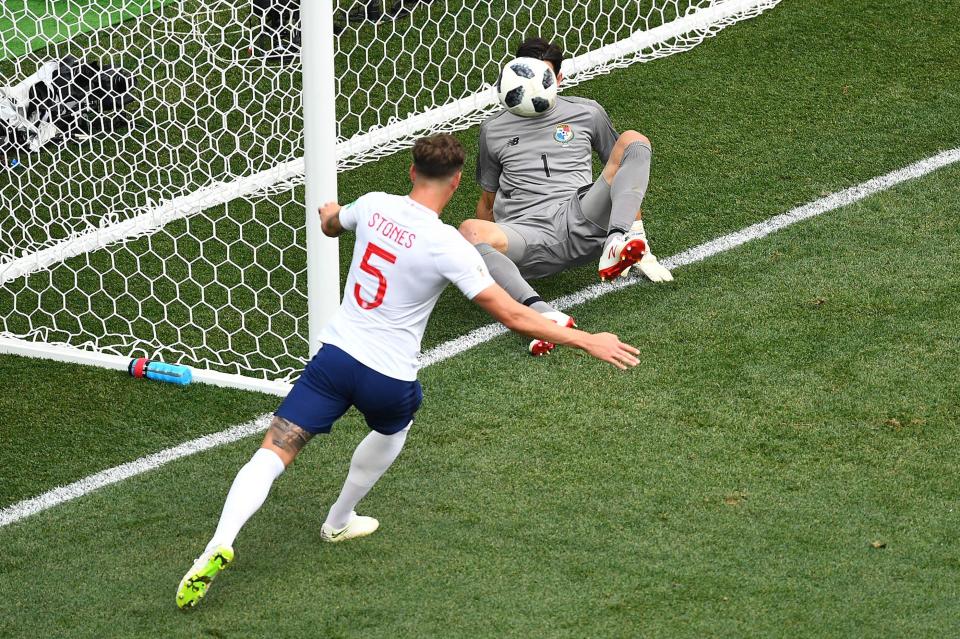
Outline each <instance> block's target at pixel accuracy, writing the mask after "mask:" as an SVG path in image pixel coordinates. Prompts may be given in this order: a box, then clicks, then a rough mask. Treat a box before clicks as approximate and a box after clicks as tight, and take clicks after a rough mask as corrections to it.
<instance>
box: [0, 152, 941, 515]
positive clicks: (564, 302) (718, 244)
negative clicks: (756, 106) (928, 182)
mask: <svg viewBox="0 0 960 639" xmlns="http://www.w3.org/2000/svg"><path fill="white" fill-rule="evenodd" d="M956 162H960V148H957V149H951V150H949V151H944V152H942V153H938V154H937V155H934V156H932V157H929V158H927V159H925V160H920V161H919V162H915V163H914V164H911V165H909V166H906V167H904V168H902V169H899V170H897V171H893V172H891V173H887V174H886V175H882V176H880V177H877V178H874V179H872V180H869V181H867V182H864V183H863V184H859V185H857V186H854V187H851V188H849V189H844V190H843V191H838V192H837V193H834V194H832V195H828V196H826V197H824V198H821V199H819V200H816V201H815V202H811V203H809V204H805V205H803V206H799V207H797V208H795V209H793V210H791V211H788V212H787V213H783V214H781V215H776V216H774V217H772V218H770V219H768V220H765V221H763V222H759V223H757V224H753V225H751V226H748V227H746V228H743V229H741V230H739V231H735V232H733V233H729V234H727V235H723V236H721V237H718V238H717V239H715V240H711V241H709V242H705V243H703V244H700V245H698V246H695V247H693V248H691V249H687V250H686V251H683V252H681V253H677V254H676V255H673V256H671V257H669V258H667V259H665V260H662V263H663V264H664V265H665V266H666V267H667V268H678V267H680V266H686V265H688V264H694V263H696V262H700V261H703V260H705V259H707V258H708V257H712V256H714V255H717V254H718V253H723V252H724V251H729V250H730V249H733V248H736V247H738V246H740V245H741V244H745V243H746V242H750V241H752V240H756V239H759V238H762V237H766V236H767V235H770V234H771V233H774V232H776V231H779V230H780V229H783V228H786V227H788V226H791V225H793V224H796V223H797V222H801V221H803V220H806V219H809V218H811V217H816V216H818V215H822V214H824V213H828V212H830V211H834V210H836V209H839V208H842V207H844V206H847V205H849V204H853V203H854V202H859V201H860V200H862V199H864V198H867V197H869V196H871V195H873V194H875V193H879V192H881V191H886V190H887V189H890V188H892V187H894V186H896V185H898V184H900V183H902V182H906V181H908V180H913V179H915V178H918V177H922V176H924V175H927V174H928V173H931V172H933V171H936V170H937V169H940V168H943V167H945V166H948V165H950V164H954V163H956ZM642 281H643V280H641V279H639V278H636V279H628V280H617V281H616V282H614V283H612V284H595V285H593V286H589V287H587V288H585V289H583V290H581V291H578V292H576V293H572V294H570V295H564V296H563V297H560V298H558V299H556V300H554V301H553V302H551V304H552V305H553V306H554V307H555V308H558V309H561V310H562V309H566V308H570V307H572V306H576V305H578V304H583V303H584V302H588V301H590V300H594V299H596V298H598V297H600V296H602V295H606V294H607V293H612V292H614V291H619V290H621V289H624V288H627V287H628V286H635V285H636V284H639V283H640V282H642ZM506 332H507V329H506V328H504V327H503V326H502V325H500V324H489V325H487V326H482V327H480V328H478V329H476V330H473V331H470V332H469V333H467V334H466V335H463V336H461V337H458V338H456V339H453V340H450V341H449V342H444V343H443V344H440V345H439V346H437V347H435V348H432V349H430V350H429V351H427V352H426V353H424V354H423V355H422V356H421V364H422V365H423V366H424V367H426V366H430V365H432V364H436V363H438V362H442V361H444V360H446V359H450V358H451V357H454V356H455V355H459V354H460V353H463V352H464V351H467V350H469V349H471V348H473V347H474V346H478V345H480V344H483V343H484V342H488V341H490V340H492V339H493V338H495V337H497V336H499V335H503V334H504V333H506ZM270 418H271V415H270V414H265V415H261V416H260V417H257V418H256V419H254V420H252V421H249V422H246V423H245V424H239V425H237V426H233V427H232V428H228V429H227V430H223V431H220V432H218V433H213V434H211V435H204V436H203V437H198V438H197V439H192V440H190V441H188V442H184V443H183V444H180V445H179V446H174V447H173V448H168V449H166V450H162V451H160V452H158V453H154V454H152V455H147V456H146V457H141V458H140V459H137V460H135V461H132V462H128V463H126V464H121V465H119V466H116V467H114V468H109V469H107V470H104V471H102V472H99V473H96V474H95V475H90V476H89V477H86V478H84V479H81V480H80V481H76V482H74V483H72V484H68V485H66V486H61V487H59V488H54V489H53V490H51V491H48V492H46V493H43V494H42V495H40V496H38V497H34V498H32V499H26V500H24V501H21V502H17V503H16V504H13V505H11V506H8V507H6V508H4V509H2V510H0V528H2V527H3V526H7V525H9V524H12V523H14V522H17V521H20V520H21V519H24V518H26V517H29V516H30V515H34V514H36V513H39V512H41V511H44V510H47V509H48V508H53V507H54V506H57V505H59V504H62V503H64V502H66V501H70V500H72V499H76V498H77V497H82V496H83V495H86V494H87V493H90V492H93V491H94V490H97V489H98V488H103V487H104V486H109V485H110V484H115V483H117V482H120V481H123V480H124V479H129V478H130V477H135V476H137V475H140V474H143V473H145V472H147V471H150V470H153V469H155V468H159V467H160V466H163V465H164V464H167V463H169V462H172V461H174V460H177V459H180V458H182V457H187V456H188V455H193V454H194V453H199V452H202V451H204V450H208V449H210V448H215V447H217V446H221V445H223V444H229V443H231V442H235V441H237V440H239V439H243V438H244V437H248V436H250V435H255V434H257V433H261V432H263V431H265V430H266V429H267V427H268V426H269V424H270Z"/></svg>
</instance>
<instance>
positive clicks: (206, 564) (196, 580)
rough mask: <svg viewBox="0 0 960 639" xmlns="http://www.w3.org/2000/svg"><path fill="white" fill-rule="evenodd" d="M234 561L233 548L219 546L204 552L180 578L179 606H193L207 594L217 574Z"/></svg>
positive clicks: (178, 590)
mask: <svg viewBox="0 0 960 639" xmlns="http://www.w3.org/2000/svg"><path fill="white" fill-rule="evenodd" d="M231 561H233V548H230V547H229V546H217V547H216V548H214V549H213V550H208V551H207V552H205V553H203V554H202V555H200V556H199V557H197V560H196V561H195V562H193V566H191V567H190V570H188V571H187V574H185V575H184V576H183V579H181V580H180V587H179V588H177V606H178V607H180V608H193V607H194V606H196V605H197V602H199V601H200V600H201V599H203V596H204V595H205V594H207V590H209V588H210V584H211V583H212V582H213V580H214V578H216V576H217V574H218V573H219V572H220V571H221V570H223V569H224V568H226V567H227V566H229V565H230V562H231Z"/></svg>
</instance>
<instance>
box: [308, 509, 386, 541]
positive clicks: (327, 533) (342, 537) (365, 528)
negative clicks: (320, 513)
mask: <svg viewBox="0 0 960 639" xmlns="http://www.w3.org/2000/svg"><path fill="white" fill-rule="evenodd" d="M379 527H380V522H379V521H377V520H376V519H374V518H373V517H364V516H363V515H358V514H357V513H355V512H351V513H350V521H348V522H347V525H346V526H344V527H343V528H341V529H340V530H336V529H334V527H333V526H331V525H330V524H328V523H327V522H323V525H322V526H320V539H322V540H323V541H327V542H330V543H332V544H336V543H339V542H341V541H346V540H348V539H356V538H357V537H366V536H367V535H369V534H371V533H373V532H374V531H375V530H376V529H377V528H379Z"/></svg>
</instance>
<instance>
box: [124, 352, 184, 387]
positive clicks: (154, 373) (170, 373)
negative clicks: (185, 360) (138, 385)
mask: <svg viewBox="0 0 960 639" xmlns="http://www.w3.org/2000/svg"><path fill="white" fill-rule="evenodd" d="M127 370H128V371H129V372H130V374H131V375H132V376H134V377H137V378H142V377H146V378H147V379H152V380H155V381H158V382H169V383H171V384H179V385H180V386H186V385H187V384H189V383H190V381H191V380H192V379H193V373H191V372H190V369H189V368H188V367H186V366H181V365H180V364H166V363H164V362H151V361H150V360H148V359H147V358H146V357H138V358H137V359H133V360H130V365H129V366H128V367H127Z"/></svg>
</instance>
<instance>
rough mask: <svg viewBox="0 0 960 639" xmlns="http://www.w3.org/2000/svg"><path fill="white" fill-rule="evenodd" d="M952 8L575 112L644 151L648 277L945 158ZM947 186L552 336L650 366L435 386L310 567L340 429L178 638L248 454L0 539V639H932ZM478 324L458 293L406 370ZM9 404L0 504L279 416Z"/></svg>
mask: <svg viewBox="0 0 960 639" xmlns="http://www.w3.org/2000/svg"><path fill="white" fill-rule="evenodd" d="M950 6H951V3H949V2H945V1H944V2H930V3H923V4H919V3H914V2H907V1H905V0H904V1H899V2H880V1H879V0H854V1H851V2H827V1H822V2H816V3H810V2H799V1H795V0H786V1H785V2H784V3H782V4H781V5H780V6H779V7H778V8H777V9H775V10H774V11H773V12H771V13H769V14H767V15H765V16H763V17H761V18H759V19H757V20H755V21H751V22H748V23H744V24H741V25H738V26H736V27H733V28H731V29H729V30H727V31H725V32H724V33H723V34H722V35H721V36H720V37H719V38H717V39H715V40H712V41H708V42H706V43H705V44H703V45H702V46H700V47H698V48H697V49H695V50H694V51H692V52H690V53H686V54H683V55H679V56H675V57H672V58H668V59H665V60H661V61H658V62H655V63H652V64H647V65H639V66H635V67H631V68H629V69H626V70H622V71H617V72H615V73H614V74H613V75H611V76H609V77H606V78H600V79H597V80H594V81H591V82H589V83H586V84H584V85H581V86H580V87H577V89H576V91H575V93H576V94H580V95H586V96H589V97H593V98H595V99H598V100H600V101H601V102H602V103H603V104H605V105H606V107H607V109H608V110H609V112H610V113H611V116H612V117H613V119H614V122H615V123H616V124H617V126H618V127H620V128H621V129H626V128H637V129H639V130H641V131H643V132H645V133H647V134H648V135H649V136H650V137H651V138H652V139H653V141H654V146H655V159H654V169H653V178H652V182H651V190H650V192H649V194H648V198H647V201H646V203H645V208H646V209H647V210H648V213H649V221H648V225H647V226H648V231H649V233H650V236H651V238H652V241H653V246H654V248H655V249H656V250H657V253H658V254H659V255H661V256H665V255H669V254H672V253H675V252H677V251H679V250H681V249H683V248H687V247H689V246H692V245H694V244H696V243H698V242H701V241H704V240H707V239H711V238H713V237H715V236H717V235H719V234H722V233H725V232H728V231H731V230H734V229H737V228H740V227H742V226H744V225H746V224H749V223H752V222H756V221H758V220H760V219H764V218H766V217H768V216H770V215H772V214H776V213H780V212H782V211H784V210H787V209H789V208H790V207H792V206H794V205H796V204H799V203H803V202H807V201H810V200H813V199H816V198H818V197H820V196H821V195H822V194H824V193H827V192H832V191H836V190H838V189H840V188H844V187H846V186H850V185H852V184H855V183H858V182H861V181H863V180H865V179H868V178H870V177H873V176H875V175H878V174H882V173H886V172H888V171H890V170H892V169H895V168H899V167H901V166H903V165H905V164H907V163H909V162H912V161H915V160H917V159H920V158H923V157H927V156H929V155H932V154H933V153H935V152H937V151H939V150H942V149H946V148H953V147H957V146H960V124H958V122H960V107H958V106H957V105H958V102H957V100H955V98H956V96H957V95H958V92H960V70H958V69H957V68H955V67H954V66H951V65H948V64H945V61H946V60H949V59H951V58H950V56H951V55H952V52H953V49H954V44H955V37H954V34H955V33H956V31H957V30H958V28H960V16H958V15H957V14H956V12H953V11H950ZM475 135H476V134H475V131H471V132H467V133H465V134H464V135H463V136H462V139H463V140H464V141H465V142H466V143H467V145H468V146H470V147H475V144H476V138H475ZM407 161H408V160H407V156H406V154H398V155H397V156H393V157H391V158H387V159H385V160H383V161H381V162H378V163H377V164H375V165H370V166H367V167H363V168H361V169H358V170H355V171H352V172H349V173H346V174H342V175H341V176H340V193H341V200H342V201H347V200H349V199H352V198H354V197H356V196H357V195H359V194H361V193H363V192H364V191H365V190H367V189H369V188H370V187H371V185H376V188H382V189H384V190H387V191H395V192H401V191H402V190H404V189H405V188H406V184H405V177H404V175H405V173H404V171H405V166H406V164H407ZM471 172H472V166H468V167H467V173H468V174H469V173H471ZM958 177H960V169H958V168H950V169H945V170H943V171H941V172H938V173H936V174H933V175H931V176H928V177H926V178H924V179H922V180H920V181H917V182H913V183H909V184H905V185H902V186H900V187H898V188H897V189H895V190H894V191H891V192H888V193H885V194H882V195H879V196H876V197H873V198H871V199H869V200H866V201H864V202H862V203H861V204H858V205H856V206H854V207H850V208H847V209H843V210H840V211H837V212H834V213H831V214H829V215H827V216H825V217H823V218H818V219H816V220H812V221H809V222H806V223H803V224H801V225H798V226H795V227H792V228H791V229H788V230H786V231H784V232H782V233H779V234H777V235H774V236H772V237H770V238H767V239H765V240H762V241H760V242H756V243H754V244H751V245H747V246H745V247H742V248H740V249H738V250H736V251H734V252H731V253H729V254H724V255H721V256H718V257H715V258H711V259H710V260H708V261H706V262H704V263H701V264H698V265H695V266H692V267H688V268H684V269H681V270H679V271H678V272H677V276H678V279H677V282H676V283H675V284H674V285H672V286H668V287H652V286H640V287H634V288H631V289H629V290H627V291H623V292H621V293H617V294H614V295H611V296H607V297H604V298H602V299H600V300H597V301H595V302H592V303H589V304H587V305H584V306H583V307H580V308H577V309H575V315H576V317H577V319H578V321H579V322H580V324H581V325H582V326H584V327H586V328H588V329H601V328H602V329H605V330H614V331H616V332H618V333H620V334H621V336H622V337H624V339H627V340H629V341H633V342H636V343H637V344H638V345H640V346H641V347H642V351H643V356H644V364H643V366H642V367H641V368H640V369H638V370H635V371H633V372H631V373H629V374H618V373H616V372H614V371H613V370H612V369H610V370H607V368H605V367H603V366H601V365H599V364H597V363H594V362H592V361H589V360H587V359H586V358H585V357H584V356H582V355H581V354H579V353H574V352H569V351H563V352H559V353H557V354H555V355H554V356H551V357H550V358H548V359H545V360H531V359H530V358H529V357H527V356H526V355H525V354H524V352H523V348H522V342H521V340H520V339H518V338H515V337H504V338H500V339H498V340H495V341H494V342H492V343H490V344H486V345H484V346H482V347H480V348H478V349H476V350H474V351H471V352H469V353H466V354H464V355H462V356H458V357H457V358H454V359H452V360H449V361H447V362H444V363H442V364H440V365H437V366H435V367H431V368H429V369H427V370H425V371H424V372H423V374H422V380H423V383H424V386H425V389H426V392H427V401H426V403H425V405H424V408H423V410H422V413H421V414H420V418H419V421H418V424H417V426H416V427H415V430H414V432H413V434H412V435H411V437H410V440H409V444H408V447H407V449H406V450H405V451H404V453H403V455H402V456H401V458H400V460H399V461H398V463H397V466H396V467H395V468H394V469H392V470H391V471H390V473H389V475H388V476H387V477H386V478H385V480H384V482H383V483H382V484H381V485H379V486H378V487H377V488H376V490H375V491H374V493H373V494H371V496H370V497H369V498H368V500H367V501H365V502H364V504H363V506H364V508H365V510H367V511H368V512H370V513H371V514H374V515H376V516H379V517H380V518H381V520H382V521H383V529H382V532H380V533H378V534H377V536H375V537H373V538H371V539H369V540H365V541H363V542H358V543H356V544H346V545H344V546H342V547H341V546H335V547H327V546H319V545H318V544H317V543H316V542H317V527H318V526H319V522H320V520H321V519H322V517H323V514H324V512H325V510H326V508H327V506H328V505H329V503H330V501H331V500H332V499H333V498H334V497H335V495H336V491H337V490H338V488H339V485H340V483H341V481H342V479H343V475H344V473H345V471H346V467H347V464H348V459H349V455H350V452H351V450H352V448H353V447H354V446H355V444H356V442H357V441H358V440H359V439H360V437H361V436H362V434H363V432H364V427H363V426H362V423H361V421H360V420H359V419H358V418H357V416H356V415H350V416H349V417H348V418H347V419H346V420H345V421H344V422H343V423H342V424H341V425H340V426H338V427H337V429H336V431H335V433H334V435H333V436H332V437H330V438H325V439H321V440H318V441H316V442H315V443H314V444H312V445H311V446H310V447H309V448H308V449H307V450H306V451H305V453H304V454H303V456H302V457H301V459H300V460H299V461H298V462H297V463H296V464H295V466H294V467H293V468H292V469H291V470H290V471H289V472H288V473H287V474H286V475H285V476H284V477H282V478H281V480H280V481H279V482H278V484H277V485H276V486H275V489H274V492H273V495H272V498H271V500H270V501H269V502H268V504H267V505H266V506H265V507H264V510H263V511H262V512H261V513H260V514H258V516H257V517H256V518H254V519H253V520H252V521H251V523H250V525H249V526H248V527H247V528H246V529H245V530H244V532H243V534H242V535H241V537H240V539H239V541H238V544H237V550H238V553H239V559H238V561H237V563H236V565H235V567H233V568H231V569H230V570H229V571H228V572H227V573H225V574H224V576H223V577H222V578H221V580H219V581H218V582H217V584H216V585H215V586H214V589H213V591H212V593H211V595H210V597H209V598H208V599H207V600H206V601H204V603H203V605H202V608H201V609H199V610H197V611H195V613H196V614H190V615H181V614H177V612H176V610H175V606H174V604H173V594H174V590H175V587H176V583H177V581H178V580H179V578H180V576H181V575H182V573H183V571H184V570H186V568H187V567H188V566H189V564H190V561H191V559H192V558H193V556H194V555H195V554H196V552H198V551H199V549H200V547H201V546H202V545H203V543H205V540H206V537H207V536H208V535H209V534H210V533H211V531H212V529H213V526H214V525H215V522H216V517H217V515H218V513H219V508H220V506H221V504H222V500H223V497H224V495H225V493H226V490H227V488H228V486H229V484H230V481H231V480H232V477H233V475H234V473H235V472H236V470H237V469H238V468H239V467H240V465H242V464H243V463H244V462H245V460H246V459H247V458H248V457H249V455H250V453H251V452H252V450H253V448H254V447H255V445H256V442H255V438H251V439H248V440H245V441H244V442H240V443H237V444H234V445H231V446H227V447H224V448H221V449H217V450H215V451H210V452H207V453H204V454H201V455H198V456H195V457H192V458H188V459H185V460H181V461H179V462H176V463H174V464H171V465H169V466H167V467H164V468H163V469H161V470H159V471H156V472H153V473H150V474H148V475H145V476H143V477H139V478H136V479H133V480H129V481H126V482H124V483H122V484H120V485H117V486H114V487H111V488H107V489H104V490H101V491H98V492H97V493H95V494H93V495H90V496H88V497H85V498H82V499H80V500H77V501H75V502H71V503H69V504H66V505H63V506H60V507H57V508H55V509H53V510H50V511H48V512H46V513H43V514H40V515H37V516H34V517H31V518H29V519H27V520H26V521H24V522H21V523H19V524H15V525H13V526H11V527H7V528H3V529H0V547H2V548H3V551H2V552H0V602H2V603H0V617H2V618H4V619H7V620H12V621H10V622H8V623H5V624H2V625H0V637H3V636H24V635H27V634H28V633H30V634H37V635H44V634H47V635H55V636H135V635H142V634H143V633H144V632H147V631H149V633H150V634H155V635H157V636H197V635H213V636H225V637H226V636H238V637H239V636H257V635H279V636H312V635H316V634H320V633H322V634H327V635H330V636H361V635H363V636H367V635H383V636H387V635H397V636H465V637H466V636H470V637H474V636H494V635H508V636H585V635H592V636H697V637H699V636H731V637H733V636H837V637H845V636H861V635H862V636H890V637H897V636H905V635H918V636H937V637H940V636H954V635H956V634H958V630H960V628H958V623H957V621H956V619H957V618H958V614H957V613H958V605H957V603H956V602H957V594H958V593H957V586H956V584H957V583H958V579H957V577H958V572H960V562H958V560H957V558H956V552H955V548H954V547H953V540H954V539H955V537H956V535H955V530H954V529H955V525H956V517H955V512H954V511H953V509H954V508H955V504H956V503H957V497H958V491H960V481H958V480H957V478H956V476H955V473H953V472H952V468H953V466H954V465H955V463H954V461H953V460H954V457H955V454H954V453H953V451H955V450H956V448H957V428H956V427H957V424H958V421H960V414H958V410H957V404H956V397H957V396H958V390H960V389H958V383H957V381H956V366H955V362H956V361H957V355H958V350H960V343H958V338H957V335H958V334H960V332H958V328H960V327H958V322H960V320H958V319H957V316H958V313H957V308H958V301H960V300H958V297H960V271H958V269H957V268H956V266H955V263H954V262H955V260H953V259H952V256H953V255H957V254H960V246H958V243H960V242H958V237H960V235H958V230H960V229H958V224H960V223H958V221H957V218H956V216H955V215H952V213H951V211H954V210H956V208H957V206H958V203H960V186H958V184H960V181H958ZM476 195H477V193H476V189H475V187H474V186H473V185H472V184H465V185H464V189H463V192H462V193H460V194H459V196H458V198H457V199H456V200H455V201H454V202H453V204H452V206H451V208H450V210H449V211H448V214H447V219H448V221H450V222H452V223H457V222H459V221H460V220H461V219H464V218H465V217H467V216H469V215H470V214H471V211H472V208H473V202H475V198H476ZM295 197H299V194H297V195H295ZM230 232H231V233H232V232H234V231H230ZM235 232H236V233H237V234H238V235H239V234H240V233H242V231H240V230H238V231H235ZM228 237H229V235H228ZM344 245H345V246H348V245H349V241H346V242H344ZM129 250H130V252H131V254H134V255H135V254H136V245H135V243H134V246H133V247H132V248H131V249H129ZM344 253H345V256H346V255H347V254H348V252H347V251H344ZM278 259H284V258H278ZM148 268H154V266H153V265H149V266H148ZM594 278H595V275H594V274H593V273H592V269H590V268H583V269H579V270H576V271H573V272H570V273H566V274H563V275H561V276H558V277H555V278H551V279H548V280H545V281H543V282H541V283H538V288H539V289H540V290H541V292H542V293H543V294H544V296H546V297H553V296H556V295H560V294H563V293H567V292H571V291H574V290H577V289H578V288H580V287H581V286H583V285H585V284H587V283H592V282H593V280H594ZM0 304H2V300H0ZM485 321H486V320H485V319H484V318H483V317H482V314H481V313H479V312H478V311H477V310H475V309H474V308H473V307H472V306H471V305H470V304H469V303H467V302H465V301H463V300H462V299H461V298H460V297H459V296H458V295H457V294H455V293H454V292H452V291H448V292H447V294H445V295H444V296H443V297H442V299H441V302H440V304H439V306H438V309H437V312H436V314H435V316H434V319H433V321H432V322H431V325H430V327H429V329H428V333H427V337H426V340H425V345H426V346H430V345H434V344H437V343H439V342H441V341H443V340H445V339H448V338H450V337H454V336H456V335H459V334H462V333H463V332H465V331H466V330H469V329H470V328H473V327H475V326H477V325H479V324H481V323H483V322H485ZM295 359H296V358H295V357H291V360H293V361H295ZM0 379H3V380H4V385H3V388H2V389H0V435H2V439H3V441H4V442H5V443H7V445H5V446H3V447H2V449H0V505H5V504H10V503H13V502H15V501H17V500H19V499H22V498H24V497H29V496H32V495H34V494H37V493H40V492H42V491H44V490H46V489H48V488H50V487H52V486H53V485H55V484H59V483H65V482H68V481H72V480H75V479H78V478H80V477H83V476H85V475H87V474H89V473H90V472H94V471H96V470H100V469H102V468H106V467H109V466H112V465H114V464H116V463H119V462H121V461H127V460H130V459H134V458H136V457H139V456H141V455H144V454H147V453H150V452H155V451H156V450H158V449H160V448H162V447H165V446H168V445H173V444H176V443H179V442H181V441H183V440H184V439H187V438H189V437H194V436H197V435H199V434H202V433H206V432H212V431H215V430H218V429H220V428H225V427H227V426H230V425H232V424H235V423H237V422H240V421H244V420H246V419H249V418H251V417H253V416H255V415H258V414H260V413H262V412H265V411H269V410H272V409H273V408H274V407H275V406H276V403H277V402H276V399H275V398H270V397H264V396H259V395H256V394H246V393H239V392H232V391H225V390H221V389H213V388H207V387H203V386H193V387H190V388H188V389H179V388H174V387H170V386H166V385H156V384H149V383H142V382H137V381H134V380H130V379H128V378H126V377H124V376H123V375H120V374H116V373H111V372H106V371H101V370H93V369H82V368H77V367H72V366H65V365H61V364H54V363H49V362H39V361H29V360H24V359H21V358H12V357H4V358H0ZM875 541H877V542H881V543H882V544H885V547H884V548H873V547H871V543H872V542H875ZM37 566H42V568H41V569H39V570H38V569H37ZM145 629H149V630H145Z"/></svg>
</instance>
